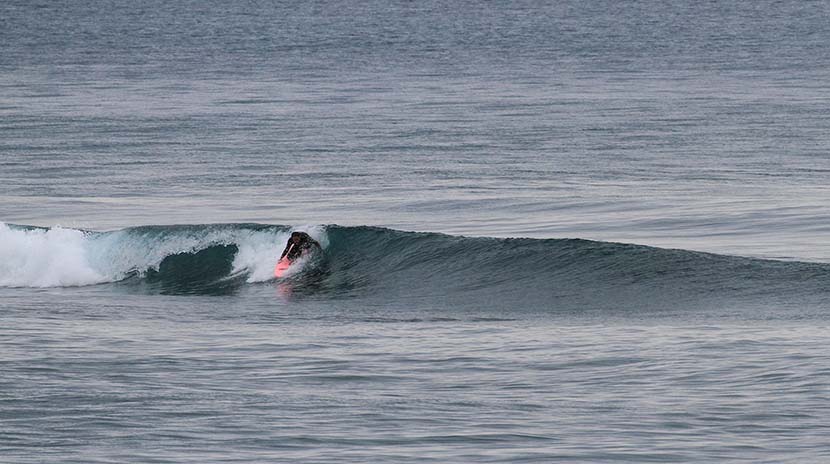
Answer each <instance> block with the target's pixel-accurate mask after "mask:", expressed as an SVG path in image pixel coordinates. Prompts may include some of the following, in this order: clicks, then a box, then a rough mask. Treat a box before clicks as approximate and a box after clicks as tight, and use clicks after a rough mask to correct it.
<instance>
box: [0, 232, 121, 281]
mask: <svg viewBox="0 0 830 464" xmlns="http://www.w3.org/2000/svg"><path fill="white" fill-rule="evenodd" d="M88 247H89V237H88V235H87V234H86V233H84V232H81V231H79V230H73V229H63V228H61V227H55V228H52V229H48V230H44V229H34V230H20V229H12V228H10V227H9V226H7V225H6V224H4V223H0V286H3V287H64V286H80V285H91V284H97V283H101V282H106V281H108V280H109V278H108V277H107V276H106V275H104V274H102V273H100V272H98V271H97V270H96V269H93V268H92V266H90V263H89V261H88V259H87V255H88Z"/></svg>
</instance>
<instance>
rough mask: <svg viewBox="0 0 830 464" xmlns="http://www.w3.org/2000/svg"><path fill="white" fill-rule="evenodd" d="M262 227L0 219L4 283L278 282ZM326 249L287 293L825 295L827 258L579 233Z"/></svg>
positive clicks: (383, 232) (613, 298)
mask: <svg viewBox="0 0 830 464" xmlns="http://www.w3.org/2000/svg"><path fill="white" fill-rule="evenodd" d="M291 230H294V229H291V228H289V227H285V226H273V225H260V224H216V225H193V226H146V227H133V228H127V229H122V230H117V231H112V232H89V231H81V230H75V229H65V228H52V229H43V228H35V227H27V226H11V225H3V224H0V258H2V259H0V286H5V287H64V286H82V285H93V284H101V283H117V285H119V286H127V288H140V289H144V290H146V291H149V292H159V293H165V294H227V293H233V292H238V291H240V290H242V289H245V288H250V287H251V284H255V283H259V282H270V281H273V280H274V279H273V277H272V271H273V266H274V263H275V261H276V258H277V256H278V255H279V253H280V252H281V251H282V247H283V246H284V244H285V242H286V240H287V239H288V236H289V234H290V232H291ZM296 230H305V231H307V232H309V233H310V234H311V235H312V236H313V237H314V238H316V239H317V240H318V241H320V242H321V244H322V245H323V248H324V251H323V253H321V254H319V255H318V256H313V257H311V258H310V259H309V260H308V261H307V262H304V263H300V264H299V265H298V266H297V268H298V269H299V270H298V271H297V272H296V273H295V274H294V275H292V276H290V277H288V278H286V279H283V282H290V283H291V285H292V286H293V293H294V294H301V295H313V296H314V297H316V298H323V299H325V298H343V297H348V298H355V297H357V298H363V299H365V300H367V301H369V302H372V303H374V302H377V303H380V304H384V303H385V304H396V303H398V304H401V303H402V304H410V305H412V304H420V303H424V304H428V305H433V306H434V305H452V306H453V307H467V306H473V307H489V308H496V309H504V310H511V309H512V308H515V307H522V308H550V307H557V308H560V309H573V310H582V311H584V310H590V309H602V308H609V307H613V308H627V307H638V308H642V307H651V308H663V307H665V308H677V307H683V306H690V307H698V308H699V307H730V308H743V307H751V306H757V305H759V304H762V305H774V306H777V307H782V306H791V305H800V306H803V305H805V304H806V305H819V306H824V305H827V304H828V303H829V302H830V265H827V264H818V263H803V262H783V261H771V260H760V259H752V258H743V257H734V256H722V255H713V254H708V253H700V252H693V251H686V250H666V249H659V248H653V247H647V246H640V245H628V244H619V243H607V242H595V241H588V240H578V239H547V240H539V239H497V238H470V237H458V236H448V235H443V234H435V233H415V232H402V231H396V230H391V229H384V228H377V227H340V226H313V227H305V228H298V229H296Z"/></svg>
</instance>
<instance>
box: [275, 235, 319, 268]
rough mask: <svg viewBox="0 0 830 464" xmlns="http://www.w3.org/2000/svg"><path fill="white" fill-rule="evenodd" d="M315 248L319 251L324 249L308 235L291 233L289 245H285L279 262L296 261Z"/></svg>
mask: <svg viewBox="0 0 830 464" xmlns="http://www.w3.org/2000/svg"><path fill="white" fill-rule="evenodd" d="M315 247H316V248H317V249H318V250H319V249H322V247H321V246H320V244H319V243H317V240H314V239H313V238H311V236H310V235H308V234H307V233H305V232H291V237H290V238H289V239H288V243H286V244H285V250H283V251H282V254H281V255H280V259H279V260H280V261H282V259H283V258H288V261H294V260H295V259H297V258H299V257H300V256H302V255H303V252H305V251H306V250H311V249H313V248H315Z"/></svg>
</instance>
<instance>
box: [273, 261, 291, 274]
mask: <svg viewBox="0 0 830 464" xmlns="http://www.w3.org/2000/svg"><path fill="white" fill-rule="evenodd" d="M289 267H291V261H289V260H288V258H283V259H281V260H279V261H278V262H277V266H276V267H274V277H282V276H284V275H285V273H286V272H288V268H289Z"/></svg>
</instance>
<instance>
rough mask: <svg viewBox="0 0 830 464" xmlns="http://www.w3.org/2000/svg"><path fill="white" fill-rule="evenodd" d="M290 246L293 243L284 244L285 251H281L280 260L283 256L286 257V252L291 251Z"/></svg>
mask: <svg viewBox="0 0 830 464" xmlns="http://www.w3.org/2000/svg"><path fill="white" fill-rule="evenodd" d="M291 245H293V243H291V242H290V241H289V242H288V243H286V244H285V249H284V250H282V254H281V255H280V259H283V258H285V255H287V254H288V252H289V251H290V250H291Z"/></svg>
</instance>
